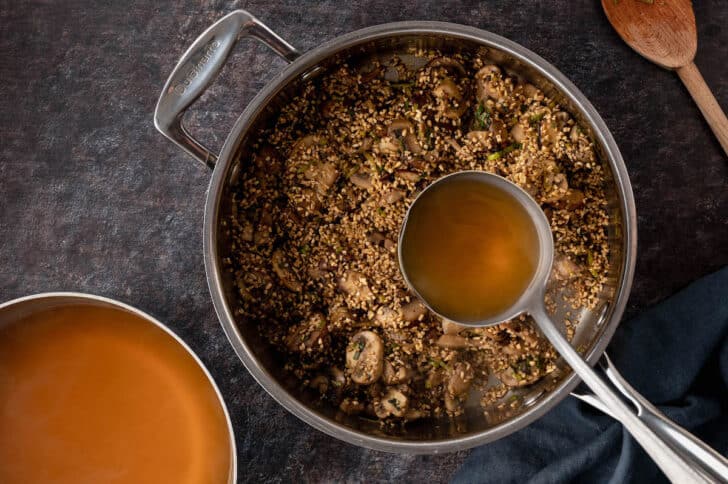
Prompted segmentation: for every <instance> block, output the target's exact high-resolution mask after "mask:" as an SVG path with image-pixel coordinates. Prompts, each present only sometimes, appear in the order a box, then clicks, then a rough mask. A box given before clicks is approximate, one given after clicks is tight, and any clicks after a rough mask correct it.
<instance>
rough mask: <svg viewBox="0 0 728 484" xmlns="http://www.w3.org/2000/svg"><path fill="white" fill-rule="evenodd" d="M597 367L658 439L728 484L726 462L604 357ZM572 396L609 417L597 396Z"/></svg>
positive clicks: (717, 479) (702, 470) (705, 473)
mask: <svg viewBox="0 0 728 484" xmlns="http://www.w3.org/2000/svg"><path fill="white" fill-rule="evenodd" d="M600 367H601V369H602V371H603V372H604V374H605V375H606V376H607V378H609V380H610V381H611V382H612V384H613V385H614V387H615V388H616V389H617V390H619V392H620V393H621V394H622V395H624V397H626V398H627V399H628V400H629V401H630V402H632V404H633V405H634V406H635V408H636V412H637V417H638V418H639V419H640V420H642V421H643V422H644V423H645V425H647V427H649V428H650V429H651V430H652V431H653V432H655V433H656V434H657V435H658V436H660V437H661V438H662V439H663V440H664V441H665V442H666V443H667V444H668V445H669V446H670V447H672V448H673V449H674V450H675V451H676V452H678V453H679V454H680V455H681V456H683V457H685V458H686V459H688V460H689V461H690V462H691V463H692V464H693V466H695V467H697V468H698V469H699V470H700V472H701V473H702V474H703V475H704V476H705V477H707V478H709V479H710V480H711V481H713V482H728V459H726V458H725V457H723V456H722V455H720V454H719V453H718V452H716V451H715V450H714V449H712V448H711V447H710V446H708V445H707V444H706V443H705V442H703V441H702V440H700V439H698V438H697V437H696V436H694V435H693V434H691V433H690V432H688V431H687V430H685V429H684V428H682V427H680V426H679V425H678V424H676V423H675V422H673V421H672V420H670V419H668V418H667V417H666V416H665V414H663V413H662V412H660V410H658V409H657V408H656V407H655V406H654V405H652V404H651V403H650V402H649V401H648V400H647V399H645V397H643V396H642V395H640V394H639V393H638V392H637V390H635V389H634V388H633V387H632V385H630V384H629V383H628V382H627V381H626V380H625V379H624V377H623V376H622V375H621V374H620V373H619V372H618V371H617V369H616V368H615V367H614V365H613V364H612V360H610V359H609V356H607V354H606V353H605V354H604V357H603V358H602V359H601V360H600ZM572 395H573V396H574V397H576V398H578V399H579V400H581V401H583V402H586V403H588V404H589V405H591V406H593V407H595V408H597V409H599V410H601V411H602V412H604V413H606V414H607V415H610V416H612V414H611V412H610V411H609V409H608V408H607V407H606V406H605V405H604V404H603V403H602V401H601V400H600V399H599V397H597V396H596V395H592V394H578V393H572Z"/></svg>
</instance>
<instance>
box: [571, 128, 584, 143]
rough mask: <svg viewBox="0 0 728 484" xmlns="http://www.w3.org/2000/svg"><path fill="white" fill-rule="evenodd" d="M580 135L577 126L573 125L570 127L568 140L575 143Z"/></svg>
mask: <svg viewBox="0 0 728 484" xmlns="http://www.w3.org/2000/svg"><path fill="white" fill-rule="evenodd" d="M580 134H581V129H580V128H579V126H577V125H574V126H572V127H571V131H569V140H571V142H572V143H577V142H578V141H579V135H580Z"/></svg>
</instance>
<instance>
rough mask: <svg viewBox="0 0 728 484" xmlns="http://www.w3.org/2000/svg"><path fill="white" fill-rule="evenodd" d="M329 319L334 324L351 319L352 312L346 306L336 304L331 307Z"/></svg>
mask: <svg viewBox="0 0 728 484" xmlns="http://www.w3.org/2000/svg"><path fill="white" fill-rule="evenodd" d="M329 321H331V324H333V325H340V324H342V323H344V322H346V321H351V312H350V311H349V310H348V309H347V308H346V307H345V306H334V307H332V308H330V309H329Z"/></svg>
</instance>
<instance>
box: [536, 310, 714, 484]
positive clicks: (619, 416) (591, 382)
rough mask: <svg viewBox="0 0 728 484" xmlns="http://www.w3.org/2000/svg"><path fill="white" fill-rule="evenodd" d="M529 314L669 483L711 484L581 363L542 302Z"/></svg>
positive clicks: (580, 359)
mask: <svg viewBox="0 0 728 484" xmlns="http://www.w3.org/2000/svg"><path fill="white" fill-rule="evenodd" d="M539 300H540V301H543V298H539ZM529 312H530V314H531V316H532V317H533V319H534V320H535V321H536V324H538V326H539V328H540V329H541V331H542V332H543V334H544V335H545V336H546V338H548V340H549V341H550V342H551V344H552V345H553V346H554V348H555V349H556V351H558V352H559V353H560V354H561V356H562V357H563V358H564V360H566V362H567V363H568V364H569V366H571V368H572V369H573V370H574V372H575V373H576V374H577V375H579V377H581V379H582V381H583V382H584V383H585V384H586V385H587V386H588V387H589V388H590V389H591V390H592V391H593V392H594V394H595V395H596V396H597V397H598V398H599V400H600V401H601V402H602V404H603V405H604V407H605V408H606V409H608V410H609V414H610V415H612V417H614V418H615V419H616V420H618V421H619V422H621V423H622V425H623V426H624V428H626V429H627V431H628V432H629V433H630V434H631V435H632V437H634V439H635V440H636V441H637V442H638V443H639V444H640V445H641V446H642V448H643V449H644V450H645V452H647V454H648V455H649V456H650V457H651V458H652V460H654V461H655V464H657V466H658V467H659V468H660V469H661V470H662V472H663V473H664V474H665V476H667V478H668V479H670V481H672V482H674V483H680V484H682V483H687V482H690V483H701V482H711V480H710V479H709V478H708V477H706V476H705V475H704V474H703V473H702V472H700V471H699V470H698V469H697V468H695V467H693V466H692V465H691V463H690V461H689V460H688V459H687V458H686V457H685V456H683V455H681V454H680V453H678V452H676V451H675V450H674V449H673V448H672V447H670V446H669V445H668V444H667V443H666V442H665V440H663V439H662V438H661V437H660V436H659V435H658V434H656V433H655V432H654V431H653V430H652V429H650V428H649V427H648V426H647V425H646V424H645V423H644V422H643V421H642V420H640V419H639V418H638V417H637V415H635V413H634V412H633V411H632V410H631V409H630V408H629V407H628V406H627V404H625V403H624V401H623V400H622V399H621V398H620V397H619V395H618V394H617V393H616V392H615V391H614V390H612V389H611V388H610V386H609V385H608V384H607V383H606V382H605V381H604V380H603V379H602V378H601V377H600V376H599V375H598V374H597V373H596V372H595V371H594V370H593V369H592V368H591V367H590V366H589V364H588V363H587V362H586V361H584V359H583V358H582V357H581V355H579V353H577V352H576V350H575V349H574V348H573V347H572V346H571V344H570V343H569V342H568V341H567V340H566V338H565V337H564V336H563V335H562V334H561V332H560V331H559V330H558V328H557V327H556V325H555V324H554V322H553V321H551V318H550V317H549V315H548V314H547V313H546V310H545V308H544V307H543V304H542V303H541V304H540V305H538V306H537V307H535V308H533V309H531V311H529Z"/></svg>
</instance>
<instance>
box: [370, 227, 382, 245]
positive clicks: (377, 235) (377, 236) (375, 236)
mask: <svg viewBox="0 0 728 484" xmlns="http://www.w3.org/2000/svg"><path fill="white" fill-rule="evenodd" d="M385 238H386V237H385V236H384V234H383V233H382V232H379V231H376V230H375V231H374V232H371V233H370V234H369V235H367V241H368V242H369V243H370V244H372V245H373V246H375V247H381V246H383V245H384V239H385Z"/></svg>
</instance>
